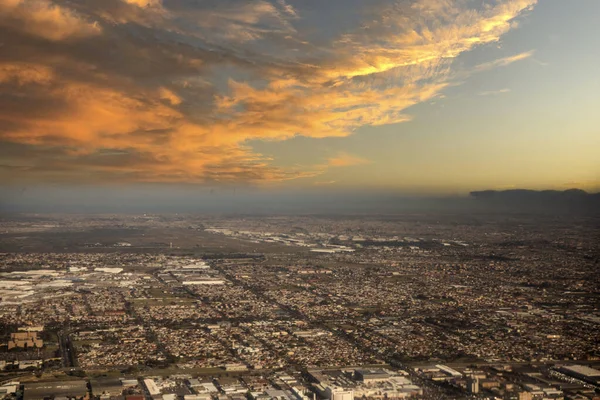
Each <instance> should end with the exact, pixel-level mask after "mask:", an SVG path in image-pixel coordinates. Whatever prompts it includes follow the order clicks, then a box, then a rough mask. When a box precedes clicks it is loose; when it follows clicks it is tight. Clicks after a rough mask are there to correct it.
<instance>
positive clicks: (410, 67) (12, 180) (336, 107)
mask: <svg viewBox="0 0 600 400" xmlns="http://www.w3.org/2000/svg"><path fill="white" fill-rule="evenodd" d="M599 19H600V1H598V0H537V1H536V0H395V1H394V0H368V1H367V0H239V1H237V0H236V1H234V0H54V1H49V0H0V158H1V159H0V181H1V182H2V183H3V185H6V186H12V187H15V188H18V187H22V186H27V187H35V186H39V185H49V184H55V185H64V186H69V187H77V186H78V185H90V184H92V185H114V184H118V185H139V184H152V185H153V187H160V185H165V187H169V186H170V185H172V184H185V185H202V186H203V187H209V186H210V187H216V186H220V185H223V186H228V185H247V186H256V187H264V186H266V187H271V188H272V187H291V186H293V187H295V188H299V187H300V188H302V187H305V188H310V190H317V189H318V188H327V189H324V190H338V189H339V190H348V189H362V188H373V189H378V190H388V191H398V192H406V193H416V194H436V193H439V194H452V193H454V194H460V193H468V192H469V191H470V190H479V189H506V188H517V187H519V188H531V189H567V188H571V187H578V188H582V189H585V190H588V191H598V190H599V189H600V112H599V111H598V110H600V50H599V49H600V23H599V22H598V21H599Z"/></svg>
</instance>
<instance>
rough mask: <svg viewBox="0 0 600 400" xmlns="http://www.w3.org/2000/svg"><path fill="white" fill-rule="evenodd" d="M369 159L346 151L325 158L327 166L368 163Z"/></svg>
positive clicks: (348, 165) (350, 165)
mask: <svg viewBox="0 0 600 400" xmlns="http://www.w3.org/2000/svg"><path fill="white" fill-rule="evenodd" d="M369 163H370V161H369V160H367V159H365V158H362V157H358V156H354V155H351V154H347V153H340V154H338V155H337V156H335V157H332V158H330V159H328V160H327V165H328V166H329V167H353V166H356V165H364V164H369Z"/></svg>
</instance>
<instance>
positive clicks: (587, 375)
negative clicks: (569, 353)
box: [558, 365, 600, 385]
mask: <svg viewBox="0 0 600 400" xmlns="http://www.w3.org/2000/svg"><path fill="white" fill-rule="evenodd" d="M558 370H559V371H560V372H562V373H563V374H565V375H568V376H571V377H573V378H576V379H580V380H582V381H584V382H587V383H591V384H593V385H599V384H600V371H599V370H597V369H594V368H590V367H586V366H585V365H570V366H563V367H560V368H559V369H558Z"/></svg>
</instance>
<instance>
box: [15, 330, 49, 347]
mask: <svg viewBox="0 0 600 400" xmlns="http://www.w3.org/2000/svg"><path fill="white" fill-rule="evenodd" d="M43 346H44V341H43V340H42V339H40V338H38V336H37V332H15V333H11V334H10V340H9V341H8V349H9V350H10V349H14V348H15V347H16V348H21V349H32V348H38V349H39V348H41V347H43Z"/></svg>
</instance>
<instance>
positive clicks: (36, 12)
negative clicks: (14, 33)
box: [0, 0, 102, 41]
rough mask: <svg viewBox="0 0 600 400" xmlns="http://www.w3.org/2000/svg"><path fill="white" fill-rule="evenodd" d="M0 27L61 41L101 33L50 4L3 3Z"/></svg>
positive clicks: (31, 0) (44, 0) (40, 0)
mask: <svg viewBox="0 0 600 400" xmlns="http://www.w3.org/2000/svg"><path fill="white" fill-rule="evenodd" d="M0 25H2V26H8V27H10V28H11V29H14V30H18V31H22V32H25V33H27V34H30V35H34V36H39V37H41V38H44V39H47V40H51V41H59V40H65V39H70V38H84V37H89V36H95V35H98V34H100V33H101V31H102V30H101V29H100V27H99V26H98V25H97V24H96V23H94V22H92V21H87V20H86V19H84V18H83V17H82V16H80V15H78V14H77V13H75V12H74V11H72V10H71V9H69V8H67V7H62V6H60V5H57V4H54V3H52V2H51V1H49V0H0Z"/></svg>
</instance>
